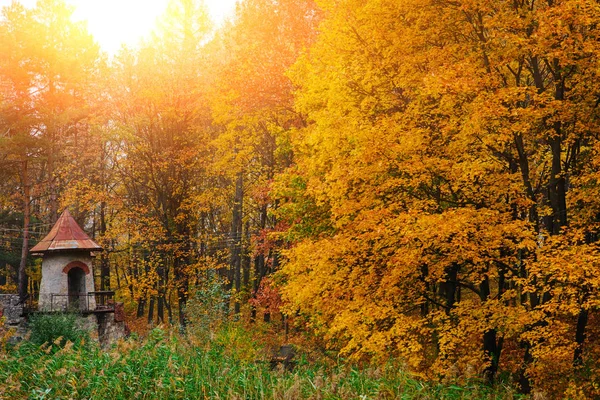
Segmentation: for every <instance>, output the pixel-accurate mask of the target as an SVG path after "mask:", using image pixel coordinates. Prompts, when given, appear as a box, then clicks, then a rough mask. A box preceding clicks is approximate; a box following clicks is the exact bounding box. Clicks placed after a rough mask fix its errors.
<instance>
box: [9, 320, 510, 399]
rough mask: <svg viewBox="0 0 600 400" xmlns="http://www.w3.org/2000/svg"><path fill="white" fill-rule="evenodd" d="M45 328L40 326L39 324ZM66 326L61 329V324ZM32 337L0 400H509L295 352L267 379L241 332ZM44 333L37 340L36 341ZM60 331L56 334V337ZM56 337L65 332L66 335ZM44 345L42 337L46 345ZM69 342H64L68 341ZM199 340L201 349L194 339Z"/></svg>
mask: <svg viewBox="0 0 600 400" xmlns="http://www.w3.org/2000/svg"><path fill="white" fill-rule="evenodd" d="M46 322H47V321H46ZM64 323H66V324H69V323H70V322H69V321H66V322H64V321H63V325H64ZM59 325H61V323H55V324H54V325H53V327H50V326H49V325H48V324H47V323H46V324H39V323H38V327H35V326H34V327H33V329H32V331H33V332H32V336H30V337H29V338H28V339H27V340H24V341H21V342H19V343H18V344H16V345H13V346H11V345H8V344H4V345H3V349H2V351H1V353H0V382H4V384H1V385H0V399H134V398H135V399H203V398H213V399H476V398H482V399H483V398H493V399H510V398H514V397H515V395H514V392H513V391H512V390H511V389H509V388H507V387H505V386H503V385H498V386H497V387H495V388H488V387H486V386H484V385H480V384H477V383H473V384H466V385H463V386H454V385H442V384H432V383H425V382H424V381H421V380H419V379H416V378H415V377H411V376H410V375H408V374H406V373H404V372H402V369H401V368H400V367H399V366H398V365H397V364H395V363H391V362H390V363H387V364H386V365H382V366H378V367H375V366H370V367H365V368H358V367H356V366H352V365H348V364H345V363H344V362H343V360H338V361H337V362H332V361H331V360H329V361H327V360H326V359H325V358H324V359H322V360H315V359H310V360H309V358H314V357H313V356H307V355H306V354H302V352H301V351H299V354H298V355H297V356H296V360H297V364H296V367H295V368H294V369H293V370H292V371H285V370H283V368H276V369H274V370H273V369H271V366H270V364H269V359H270V357H271V352H270V351H269V350H268V349H266V348H265V345H264V343H262V344H261V343H260V341H259V340H257V339H259V336H260V335H257V334H256V332H252V331H250V330H249V329H247V328H245V327H243V325H242V324H241V323H237V324H236V323H232V324H229V325H225V326H222V327H221V328H220V329H219V330H218V331H217V332H215V333H214V334H212V335H210V337H209V336H206V337H202V335H195V334H193V333H192V332H190V333H188V334H187V335H181V334H179V333H178V332H174V331H171V330H169V329H163V328H155V329H153V330H151V331H149V332H147V333H146V334H145V335H144V337H143V338H142V337H141V336H138V335H137V334H133V335H132V336H131V337H129V338H128V339H126V340H122V341H119V342H118V343H115V344H114V345H113V346H111V347H110V348H107V349H102V348H100V347H99V346H98V345H97V343H96V342H94V341H93V340H90V339H89V338H88V337H87V335H81V332H77V330H76V329H75V332H74V334H73V335H72V337H73V338H74V340H75V342H72V341H70V340H68V339H65V337H64V336H62V335H61V336H59V337H56V338H55V339H54V340H53V341H52V342H48V341H45V342H43V343H42V344H40V341H41V340H45V339H48V337H50V336H52V335H53V332H49V331H48V330H52V329H57V328H56V327H57V326H59ZM40 330H41V331H42V332H39V331H40ZM58 331H59V330H57V332H58ZM60 332H62V333H64V332H65V330H64V327H63V329H62V331H60ZM44 335H46V336H44ZM67 336H69V334H68V333H67ZM200 338H201V339H200Z"/></svg>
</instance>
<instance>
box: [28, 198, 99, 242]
mask: <svg viewBox="0 0 600 400" xmlns="http://www.w3.org/2000/svg"><path fill="white" fill-rule="evenodd" d="M61 250H88V251H100V250H102V247H100V245H99V244H98V243H96V242H94V241H93V240H92V239H90V237H89V236H88V235H87V234H86V233H85V232H84V231H83V229H81V228H80V227H79V225H77V222H75V220H74V219H73V217H72V216H71V213H70V212H69V210H66V209H65V211H63V213H62V214H61V216H60V218H59V219H58V221H56V224H54V226H53V227H52V229H51V230H50V233H48V234H47V235H46V237H45V238H43V239H42V240H41V241H40V242H39V243H38V244H36V245H35V246H34V247H33V248H32V249H31V250H29V251H30V252H31V253H46V252H55V251H61Z"/></svg>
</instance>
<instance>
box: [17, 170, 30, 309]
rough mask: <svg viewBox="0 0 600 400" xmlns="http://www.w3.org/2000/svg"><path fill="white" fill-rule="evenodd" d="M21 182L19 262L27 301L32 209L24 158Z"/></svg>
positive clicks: (21, 286)
mask: <svg viewBox="0 0 600 400" xmlns="http://www.w3.org/2000/svg"><path fill="white" fill-rule="evenodd" d="M21 183H22V185H23V244H22V246H21V262H20V263H19V273H18V276H19V283H18V285H19V287H18V291H19V299H20V301H21V302H23V301H25V298H26V297H27V274H26V273H25V268H26V267H27V255H28V252H29V220H30V218H31V215H30V214H31V211H30V205H31V203H30V197H31V196H30V193H29V192H30V185H29V171H28V163H27V160H24V161H23V162H22V165H21Z"/></svg>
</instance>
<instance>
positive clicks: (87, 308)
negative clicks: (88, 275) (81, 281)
mask: <svg viewBox="0 0 600 400" xmlns="http://www.w3.org/2000/svg"><path fill="white" fill-rule="evenodd" d="M114 297H115V292H114V291H99V292H88V293H81V294H58V293H51V294H50V295H49V299H48V298H46V301H45V304H44V306H43V307H39V305H38V302H37V301H33V300H32V299H29V300H30V301H28V302H27V304H26V305H25V307H24V309H23V311H24V312H25V313H35V312H44V313H46V312H47V313H53V312H76V313H81V314H102V313H114V312H115V301H114Z"/></svg>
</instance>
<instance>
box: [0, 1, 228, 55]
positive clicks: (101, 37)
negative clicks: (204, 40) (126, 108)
mask: <svg viewBox="0 0 600 400" xmlns="http://www.w3.org/2000/svg"><path fill="white" fill-rule="evenodd" d="M11 2H12V0H0V7H3V6H7V5H10V3H11ZM19 2H20V3H21V4H23V5H25V6H26V7H33V6H34V5H35V3H36V1H35V0H21V1H19ZM67 2H68V3H70V4H72V5H74V6H75V7H76V10H75V14H74V18H75V19H76V20H87V23H88V29H89V31H90V32H91V33H92V35H93V36H94V38H95V39H96V41H97V42H98V43H99V44H100V46H101V47H102V49H103V50H104V51H106V52H108V53H109V54H115V53H116V52H118V50H119V49H120V48H121V45H127V46H130V47H133V46H136V45H137V44H138V42H139V41H140V40H141V39H142V38H144V37H146V36H147V35H148V34H149V33H150V32H151V31H152V29H153V28H154V23H155V21H156V18H158V16H160V14H162V12H163V11H164V10H165V8H166V6H167V3H168V0H67ZM235 3H236V0H205V4H206V6H207V8H208V10H209V12H210V15H211V18H212V19H213V21H214V23H215V24H216V25H220V24H221V23H222V22H223V21H224V20H225V19H226V18H228V17H229V16H231V15H232V14H233V10H234V9H235Z"/></svg>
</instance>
